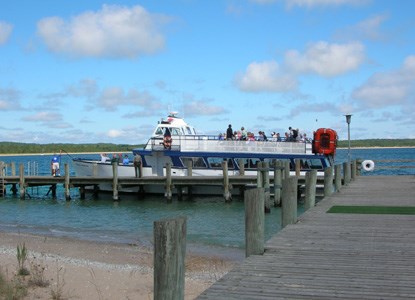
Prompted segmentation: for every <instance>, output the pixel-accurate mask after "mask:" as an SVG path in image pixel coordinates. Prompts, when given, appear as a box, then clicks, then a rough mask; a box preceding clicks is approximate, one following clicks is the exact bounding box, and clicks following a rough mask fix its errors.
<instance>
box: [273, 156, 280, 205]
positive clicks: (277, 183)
mask: <svg viewBox="0 0 415 300" xmlns="http://www.w3.org/2000/svg"><path fill="white" fill-rule="evenodd" d="M281 184H282V172H281V161H280V160H275V161H274V206H275V207H277V206H280V205H281Z"/></svg>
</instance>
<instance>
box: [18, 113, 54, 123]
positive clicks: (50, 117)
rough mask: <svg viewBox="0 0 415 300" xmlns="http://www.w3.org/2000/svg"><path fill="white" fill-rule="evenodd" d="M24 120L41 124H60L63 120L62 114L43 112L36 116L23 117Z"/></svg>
mask: <svg viewBox="0 0 415 300" xmlns="http://www.w3.org/2000/svg"><path fill="white" fill-rule="evenodd" d="M22 120H23V121H29V122H40V123H49V122H59V121H61V120H62V114H60V113H57V112H50V111H41V112H38V113H36V114H34V115H30V116H27V117H23V118H22Z"/></svg>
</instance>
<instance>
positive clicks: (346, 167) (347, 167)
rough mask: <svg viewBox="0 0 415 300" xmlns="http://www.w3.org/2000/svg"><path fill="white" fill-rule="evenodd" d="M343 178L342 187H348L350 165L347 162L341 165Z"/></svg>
mask: <svg viewBox="0 0 415 300" xmlns="http://www.w3.org/2000/svg"><path fill="white" fill-rule="evenodd" d="M343 177H344V185H349V183H350V164H349V163H348V162H344V163H343Z"/></svg>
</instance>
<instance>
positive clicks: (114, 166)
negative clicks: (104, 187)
mask: <svg viewBox="0 0 415 300" xmlns="http://www.w3.org/2000/svg"><path fill="white" fill-rule="evenodd" d="M112 200H114V201H118V200H119V199H118V164H117V162H116V161H114V162H113V163H112Z"/></svg>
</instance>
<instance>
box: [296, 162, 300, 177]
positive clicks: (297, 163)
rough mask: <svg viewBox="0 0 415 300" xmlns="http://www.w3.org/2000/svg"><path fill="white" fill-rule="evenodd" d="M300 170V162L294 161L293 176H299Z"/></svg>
mask: <svg viewBox="0 0 415 300" xmlns="http://www.w3.org/2000/svg"><path fill="white" fill-rule="evenodd" d="M300 170H301V160H299V159H296V160H295V176H297V177H299V176H300Z"/></svg>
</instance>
